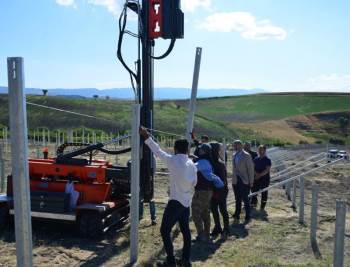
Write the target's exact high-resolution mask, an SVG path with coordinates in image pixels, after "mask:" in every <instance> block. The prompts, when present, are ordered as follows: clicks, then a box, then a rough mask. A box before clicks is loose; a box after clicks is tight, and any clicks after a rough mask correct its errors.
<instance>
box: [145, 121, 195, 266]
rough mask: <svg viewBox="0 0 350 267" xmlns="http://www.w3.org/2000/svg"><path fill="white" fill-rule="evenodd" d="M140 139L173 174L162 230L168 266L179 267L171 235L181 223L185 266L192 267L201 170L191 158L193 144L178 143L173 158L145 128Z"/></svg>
mask: <svg viewBox="0 0 350 267" xmlns="http://www.w3.org/2000/svg"><path fill="white" fill-rule="evenodd" d="M140 135H141V136H142V137H143V138H144V140H145V144H146V145H147V146H148V147H149V148H150V149H151V150H152V152H153V153H154V155H155V156H156V157H159V158H160V159H162V160H163V161H164V162H165V163H166V164H167V166H168V169H169V173H170V174H169V175H170V196H169V202H168V204H167V206H166V208H165V211H164V214H163V219H162V224H161V227H160V232H161V235H162V239H163V243H164V249H165V251H166V254H167V261H166V263H165V266H176V262H175V257H174V247H173V244H172V241H171V237H170V233H171V230H172V228H173V227H174V225H175V224H176V223H177V222H179V225H180V230H181V233H182V236H183V241H184V246H183V250H182V265H183V266H191V263H190V254H191V232H190V228H189V218H190V206H191V201H192V197H193V194H194V187H195V185H196V184H197V168H196V166H195V164H194V163H193V162H192V160H191V159H189V157H188V152H189V151H188V148H189V143H188V141H187V140H186V139H181V140H177V141H175V145H174V152H175V154H174V155H171V154H169V153H167V152H165V151H163V150H162V149H161V148H160V147H159V145H158V144H157V143H155V142H154V141H153V140H152V138H151V137H150V135H149V133H148V132H147V130H146V129H145V128H143V127H141V128H140Z"/></svg>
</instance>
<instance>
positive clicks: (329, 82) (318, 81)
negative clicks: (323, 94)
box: [308, 73, 350, 92]
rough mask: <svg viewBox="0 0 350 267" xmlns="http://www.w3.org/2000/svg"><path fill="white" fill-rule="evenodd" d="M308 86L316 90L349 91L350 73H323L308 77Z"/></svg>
mask: <svg viewBox="0 0 350 267" xmlns="http://www.w3.org/2000/svg"><path fill="white" fill-rule="evenodd" d="M308 87H309V88H310V89H312V90H317V91H338V92H343V91H349V90H350V74H338V73H332V74H324V75H320V76H317V77H312V78H310V79H309V82H308Z"/></svg>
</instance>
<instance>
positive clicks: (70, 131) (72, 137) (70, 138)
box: [67, 128, 74, 143]
mask: <svg viewBox="0 0 350 267" xmlns="http://www.w3.org/2000/svg"><path fill="white" fill-rule="evenodd" d="M67 132H68V133H67V135H68V143H73V142H74V133H73V129H71V128H69V129H68V130H67Z"/></svg>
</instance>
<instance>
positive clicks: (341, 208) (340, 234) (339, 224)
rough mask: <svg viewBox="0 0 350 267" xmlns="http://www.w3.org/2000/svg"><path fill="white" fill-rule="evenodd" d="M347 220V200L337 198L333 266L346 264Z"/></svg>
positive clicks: (339, 266) (340, 266)
mask: <svg viewBox="0 0 350 267" xmlns="http://www.w3.org/2000/svg"><path fill="white" fill-rule="evenodd" d="M345 221H346V202H345V201H342V200H337V204H336V222H335V240H334V252H333V266H334V267H343V266H344V237H345Z"/></svg>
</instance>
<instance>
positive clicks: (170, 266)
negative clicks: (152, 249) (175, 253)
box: [157, 261, 176, 267]
mask: <svg viewBox="0 0 350 267" xmlns="http://www.w3.org/2000/svg"><path fill="white" fill-rule="evenodd" d="M157 267H176V263H175V262H168V261H159V262H157Z"/></svg>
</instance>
